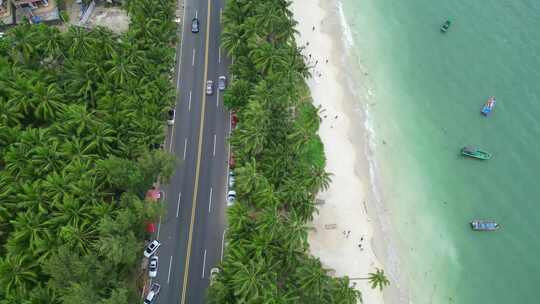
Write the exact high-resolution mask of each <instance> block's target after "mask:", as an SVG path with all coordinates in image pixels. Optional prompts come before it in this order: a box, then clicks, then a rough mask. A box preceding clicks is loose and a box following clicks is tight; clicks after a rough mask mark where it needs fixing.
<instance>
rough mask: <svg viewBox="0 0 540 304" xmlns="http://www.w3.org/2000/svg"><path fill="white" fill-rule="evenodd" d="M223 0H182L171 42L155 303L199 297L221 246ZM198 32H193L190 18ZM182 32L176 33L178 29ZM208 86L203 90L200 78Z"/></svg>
mask: <svg viewBox="0 0 540 304" xmlns="http://www.w3.org/2000/svg"><path fill="white" fill-rule="evenodd" d="M223 6H224V0H186V1H185V4H184V16H183V17H182V22H183V23H184V24H185V25H184V26H183V29H182V33H181V35H182V39H181V41H180V42H179V44H178V46H177V58H176V62H177V64H176V70H175V73H176V76H175V79H174V81H175V84H176V87H177V100H176V107H175V109H176V119H175V124H174V125H173V126H172V127H170V128H169V130H168V133H167V140H166V143H165V148H166V149H167V150H168V151H171V153H174V154H175V155H176V157H177V159H178V160H179V164H178V166H177V168H176V171H175V174H174V176H173V177H172V179H171V182H170V184H169V185H167V186H164V189H163V190H164V192H165V200H164V201H165V206H166V213H165V214H164V215H163V216H162V217H161V218H160V222H159V224H158V231H157V233H156V238H157V239H158V240H159V241H160V242H161V243H162V246H161V247H160V249H159V250H158V253H157V255H158V256H159V270H158V276H157V278H155V279H154V280H153V281H154V282H158V283H159V284H160V285H161V291H160V294H159V296H158V298H157V301H156V303H160V304H173V303H174V304H176V303H180V304H199V303H204V302H205V296H206V289H207V287H208V285H209V276H210V269H211V268H212V267H214V266H215V265H217V264H218V263H219V262H220V260H221V258H222V254H223V245H224V244H223V240H224V231H225V225H226V222H225V212H226V201H225V195H226V184H227V172H228V171H227V170H228V169H227V168H228V164H227V160H228V142H227V137H228V135H229V132H230V115H229V113H228V112H227V111H226V110H225V109H224V107H223V94H222V92H219V91H218V90H217V80H218V77H219V76H220V75H226V74H227V66H228V63H229V62H228V59H227V58H225V56H224V54H223V53H222V52H221V50H220V48H219V42H220V33H221V24H220V16H221V12H222V9H223ZM194 17H197V18H198V19H199V21H200V32H199V33H196V34H194V33H191V20H192V18H194ZM179 34H180V33H179ZM207 79H210V80H213V81H214V93H213V94H212V95H206V93H205V90H206V80H207Z"/></svg>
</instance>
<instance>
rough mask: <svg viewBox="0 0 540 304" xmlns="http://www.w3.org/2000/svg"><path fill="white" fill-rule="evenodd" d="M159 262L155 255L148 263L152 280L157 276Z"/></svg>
mask: <svg viewBox="0 0 540 304" xmlns="http://www.w3.org/2000/svg"><path fill="white" fill-rule="evenodd" d="M158 261H159V258H158V256H157V255H154V256H152V257H151V258H150V261H149V262H148V276H149V277H151V278H155V277H156V276H157V270H158Z"/></svg>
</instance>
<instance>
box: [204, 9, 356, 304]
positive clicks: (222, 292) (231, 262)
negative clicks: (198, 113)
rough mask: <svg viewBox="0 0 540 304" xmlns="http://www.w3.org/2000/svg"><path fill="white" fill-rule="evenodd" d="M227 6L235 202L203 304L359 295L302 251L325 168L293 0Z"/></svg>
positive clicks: (347, 299)
mask: <svg viewBox="0 0 540 304" xmlns="http://www.w3.org/2000/svg"><path fill="white" fill-rule="evenodd" d="M226 5H227V6H226V9H225V10H224V12H223V24H224V29H223V34H222V47H223V48H224V49H226V50H227V52H228V55H229V56H230V57H232V58H233V60H234V63H233V64H232V65H231V68H230V72H231V73H232V74H233V75H234V80H233V81H232V83H231V86H230V87H229V89H228V91H227V92H226V93H225V97H224V98H225V103H226V105H227V106H228V107H229V108H230V109H231V110H233V111H236V113H237V115H238V118H239V122H238V124H237V127H236V129H235V130H234V131H233V134H232V137H231V139H230V141H231V146H232V153H233V154H234V158H235V160H236V169H235V174H236V186H235V187H236V188H235V190H236V192H237V201H236V202H235V204H234V205H233V206H232V207H230V208H229V210H228V223H229V228H228V230H227V236H226V249H225V256H224V260H223V262H222V264H221V266H220V273H219V275H218V276H217V277H216V279H215V280H214V282H213V283H212V285H211V287H210V290H209V295H208V297H209V303H216V304H226V303H229V304H233V303H318V304H323V303H340V304H346V303H357V301H358V299H360V296H361V295H360V293H359V292H357V291H356V290H355V289H353V288H351V287H350V286H349V285H350V282H349V279H348V278H347V277H343V278H334V277H332V276H330V275H329V272H330V270H329V269H325V268H324V267H323V265H321V262H320V261H319V259H317V258H315V257H313V256H311V255H310V253H309V250H308V242H307V236H308V230H309V227H308V226H307V225H306V223H307V222H308V221H310V220H312V218H313V214H314V212H316V206H315V204H314V203H315V195H316V193H317V192H318V191H319V190H321V189H325V188H327V187H328V185H329V182H330V175H329V174H328V173H327V172H325V170H324V167H325V157H324V150H323V145H322V142H321V140H320V138H319V136H318V135H317V130H318V128H319V123H320V118H319V114H318V109H317V108H315V107H314V106H313V105H312V103H311V97H310V94H309V90H308V88H307V86H306V84H305V80H304V79H305V78H306V77H310V72H309V67H308V66H306V64H305V60H304V59H305V58H304V57H303V56H302V55H301V52H300V51H301V47H300V46H298V45H296V43H295V39H294V34H295V33H296V31H295V25H296V22H295V21H294V20H293V18H292V13H291V11H290V10H289V9H288V6H289V1H281V0H251V1H241V0H229V1H227V4H226Z"/></svg>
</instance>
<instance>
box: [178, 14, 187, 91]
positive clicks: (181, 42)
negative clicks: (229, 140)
mask: <svg viewBox="0 0 540 304" xmlns="http://www.w3.org/2000/svg"><path fill="white" fill-rule="evenodd" d="M186 12H187V9H184V13H183V14H182V26H181V27H180V36H181V37H180V44H179V46H180V56H179V57H178V59H177V61H176V63H177V66H178V75H177V77H176V88H177V89H178V88H179V87H180V71H181V70H182V69H181V68H180V63H181V62H182V52H183V51H182V49H183V46H184V43H183V42H184V35H183V32H182V31H183V29H184V28H185V21H184V20H186Z"/></svg>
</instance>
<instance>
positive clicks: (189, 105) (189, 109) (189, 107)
mask: <svg viewBox="0 0 540 304" xmlns="http://www.w3.org/2000/svg"><path fill="white" fill-rule="evenodd" d="M188 111H189V112H191V91H189V103H188Z"/></svg>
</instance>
